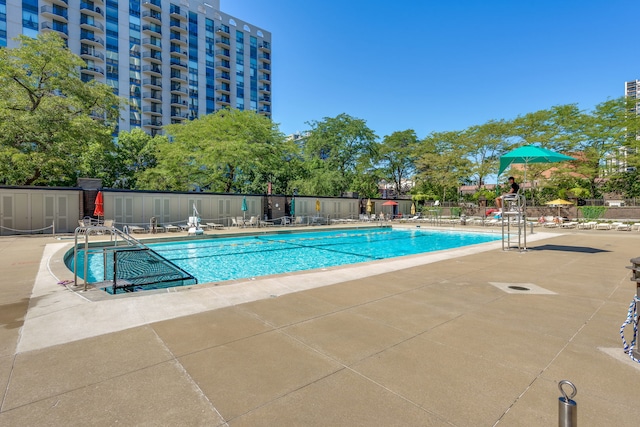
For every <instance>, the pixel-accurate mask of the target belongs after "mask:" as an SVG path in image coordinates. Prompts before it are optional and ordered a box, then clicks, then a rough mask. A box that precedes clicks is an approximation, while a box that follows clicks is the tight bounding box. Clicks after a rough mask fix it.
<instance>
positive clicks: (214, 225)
mask: <svg viewBox="0 0 640 427" xmlns="http://www.w3.org/2000/svg"><path fill="white" fill-rule="evenodd" d="M204 225H206V226H207V228H208V229H209V230H224V225H222V224H218V223H217V222H205V224H204Z"/></svg>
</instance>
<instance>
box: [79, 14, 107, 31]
mask: <svg viewBox="0 0 640 427" xmlns="http://www.w3.org/2000/svg"><path fill="white" fill-rule="evenodd" d="M80 28H82V29H83V30H89V31H96V30H97V31H100V32H101V33H104V25H102V24H101V23H100V22H96V21H95V20H94V19H93V17H91V18H90V17H88V16H86V15H82V17H80Z"/></svg>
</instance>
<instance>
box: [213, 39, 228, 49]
mask: <svg viewBox="0 0 640 427" xmlns="http://www.w3.org/2000/svg"><path fill="white" fill-rule="evenodd" d="M216 44H217V45H218V46H222V47H226V48H229V47H230V46H231V42H230V41H229V38H228V37H217V38H216Z"/></svg>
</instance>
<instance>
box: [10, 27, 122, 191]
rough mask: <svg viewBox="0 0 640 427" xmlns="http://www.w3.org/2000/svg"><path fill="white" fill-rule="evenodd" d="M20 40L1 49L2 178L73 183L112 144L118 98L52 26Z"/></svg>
mask: <svg viewBox="0 0 640 427" xmlns="http://www.w3.org/2000/svg"><path fill="white" fill-rule="evenodd" d="M19 41H20V46H19V47H17V48H15V49H6V48H5V49H0V183H2V184H13V185H74V184H75V183H76V180H77V177H78V176H79V175H84V174H85V173H86V171H88V170H91V168H92V165H94V164H95V163H97V162H100V161H101V160H102V156H101V154H100V153H104V152H107V151H109V150H110V149H112V147H113V144H112V140H111V134H112V132H113V130H114V125H115V124H116V121H117V119H118V116H119V113H120V107H121V101H120V99H119V98H118V97H117V96H116V95H114V94H113V92H112V90H111V88H110V87H108V86H107V85H105V84H102V83H99V82H96V81H93V80H92V81H90V82H87V83H85V82H83V81H82V80H81V79H80V75H79V69H80V68H81V67H83V66H85V65H86V64H85V63H84V61H83V60H82V59H80V58H79V57H78V56H76V55H74V54H72V53H71V51H69V49H67V48H66V46H65V44H64V41H63V40H62V39H61V38H60V37H59V36H57V35H56V34H55V33H51V32H49V33H43V34H40V35H38V38H37V39H32V38H29V37H26V36H20V37H19ZM96 153H97V154H99V155H98V156H97V157H96V156H93V155H92V154H94V155H95V154H96Z"/></svg>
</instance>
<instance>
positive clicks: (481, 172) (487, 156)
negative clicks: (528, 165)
mask: <svg viewBox="0 0 640 427" xmlns="http://www.w3.org/2000/svg"><path fill="white" fill-rule="evenodd" d="M512 128H513V124H512V123H511V122H508V121H505V120H490V121H488V122H487V123H485V124H482V125H476V126H471V127H469V128H467V129H466V130H465V131H463V132H462V133H460V135H459V137H458V140H459V143H458V145H459V146H460V147H462V148H463V151H464V157H465V158H468V159H469V160H470V161H471V165H470V170H469V175H468V177H469V178H471V179H472V180H474V181H475V182H477V185H478V187H480V186H482V185H484V181H485V179H486V178H487V177H488V176H489V175H495V174H496V173H497V172H498V164H499V160H500V156H502V155H503V154H504V153H505V152H507V151H508V149H509V148H510V147H511V145H510V142H509V138H510V137H511V135H512Z"/></svg>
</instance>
